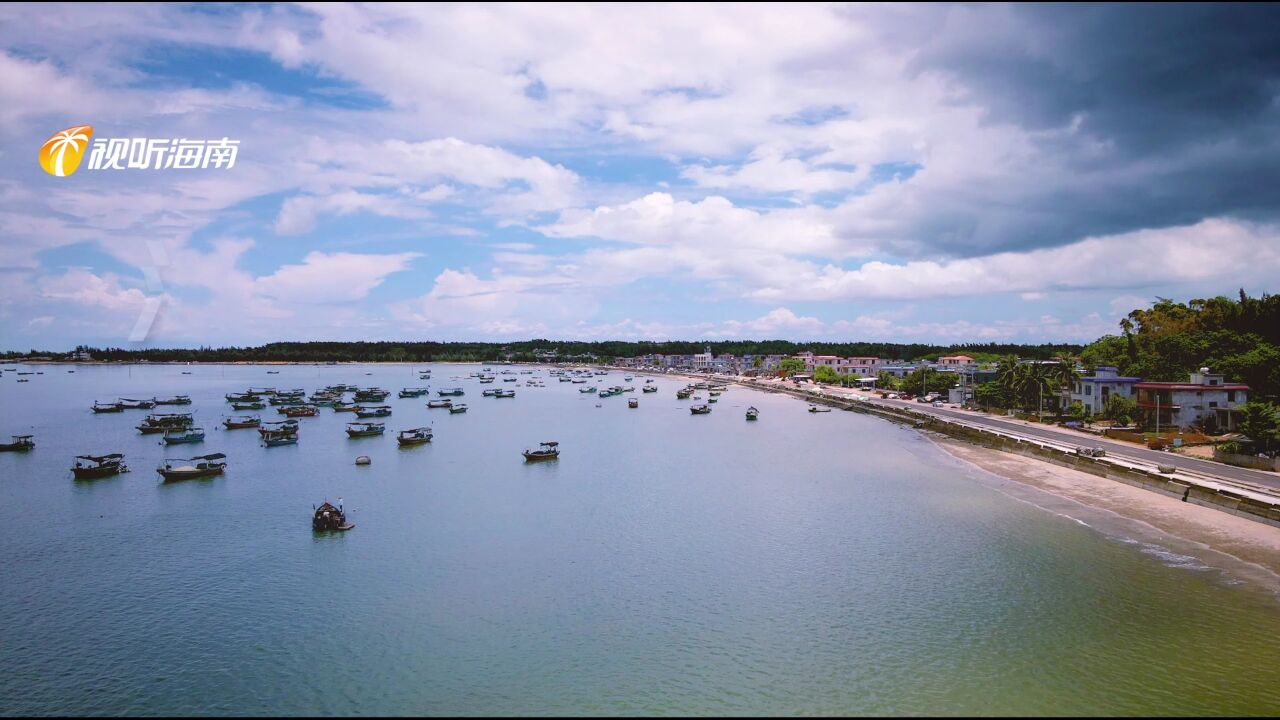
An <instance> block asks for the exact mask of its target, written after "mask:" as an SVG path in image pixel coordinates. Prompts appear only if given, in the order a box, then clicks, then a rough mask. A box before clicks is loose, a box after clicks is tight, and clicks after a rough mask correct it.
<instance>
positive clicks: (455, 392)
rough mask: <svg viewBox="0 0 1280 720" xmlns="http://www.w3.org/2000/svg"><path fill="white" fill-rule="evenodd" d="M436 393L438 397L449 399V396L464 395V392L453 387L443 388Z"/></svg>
mask: <svg viewBox="0 0 1280 720" xmlns="http://www.w3.org/2000/svg"><path fill="white" fill-rule="evenodd" d="M436 392H437V393H439V395H440V397H450V396H457V395H465V394H466V393H465V392H463V390H462V388H460V387H455V388H445V389H443V390H437V391H436Z"/></svg>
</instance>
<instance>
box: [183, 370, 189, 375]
mask: <svg viewBox="0 0 1280 720" xmlns="http://www.w3.org/2000/svg"><path fill="white" fill-rule="evenodd" d="M182 374H183V375H190V374H191V371H190V370H183V371H182Z"/></svg>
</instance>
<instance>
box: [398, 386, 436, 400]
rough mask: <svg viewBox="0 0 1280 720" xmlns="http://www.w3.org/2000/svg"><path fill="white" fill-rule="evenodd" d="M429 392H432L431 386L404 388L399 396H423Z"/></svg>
mask: <svg viewBox="0 0 1280 720" xmlns="http://www.w3.org/2000/svg"><path fill="white" fill-rule="evenodd" d="M428 392H430V388H404V389H402V390H401V391H400V393H399V395H398V396H399V397H402V398H416V397H422V396H423V395H426V394H427V393H428Z"/></svg>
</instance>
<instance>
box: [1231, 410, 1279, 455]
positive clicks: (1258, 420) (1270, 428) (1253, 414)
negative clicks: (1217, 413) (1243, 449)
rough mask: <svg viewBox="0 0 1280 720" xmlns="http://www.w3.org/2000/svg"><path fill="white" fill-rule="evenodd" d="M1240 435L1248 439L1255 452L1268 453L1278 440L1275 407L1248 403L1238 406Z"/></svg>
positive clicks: (1277, 419)
mask: <svg viewBox="0 0 1280 720" xmlns="http://www.w3.org/2000/svg"><path fill="white" fill-rule="evenodd" d="M1238 423H1239V428H1240V434H1241V435H1244V436H1245V437H1247V438H1249V442H1250V443H1251V444H1252V446H1253V448H1254V449H1255V450H1257V451H1260V452H1264V453H1268V454H1269V453H1270V452H1271V449H1272V446H1273V445H1274V444H1275V443H1276V442H1277V440H1280V414H1277V411H1276V406H1275V405H1272V404H1271V403H1264V402H1256V401H1255V402H1248V403H1245V404H1244V405H1241V406H1240V418H1239V420H1238Z"/></svg>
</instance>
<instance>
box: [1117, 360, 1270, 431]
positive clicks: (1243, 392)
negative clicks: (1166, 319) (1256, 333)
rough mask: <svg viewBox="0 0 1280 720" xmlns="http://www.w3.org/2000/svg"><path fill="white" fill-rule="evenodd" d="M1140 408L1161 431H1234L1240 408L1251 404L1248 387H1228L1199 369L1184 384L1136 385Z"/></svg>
mask: <svg viewBox="0 0 1280 720" xmlns="http://www.w3.org/2000/svg"><path fill="white" fill-rule="evenodd" d="M1133 389H1134V392H1135V393H1136V398H1135V399H1136V400H1137V403H1138V407H1139V408H1141V409H1143V410H1145V411H1147V412H1149V413H1152V417H1155V418H1158V419H1159V423H1160V425H1161V427H1169V428H1188V427H1192V426H1195V425H1199V426H1201V427H1204V428H1205V429H1207V430H1213V429H1218V430H1235V429H1236V422H1237V420H1238V415H1239V407H1240V406H1241V405H1244V404H1245V403H1246V402H1248V401H1249V386H1248V385H1245V384H1243V383H1229V382H1225V381H1224V380H1223V376H1222V375H1217V374H1214V373H1210V372H1209V368H1200V372H1194V373H1191V379H1190V380H1189V381H1188V382H1185V383H1172V382H1138V383H1134V384H1133Z"/></svg>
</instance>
